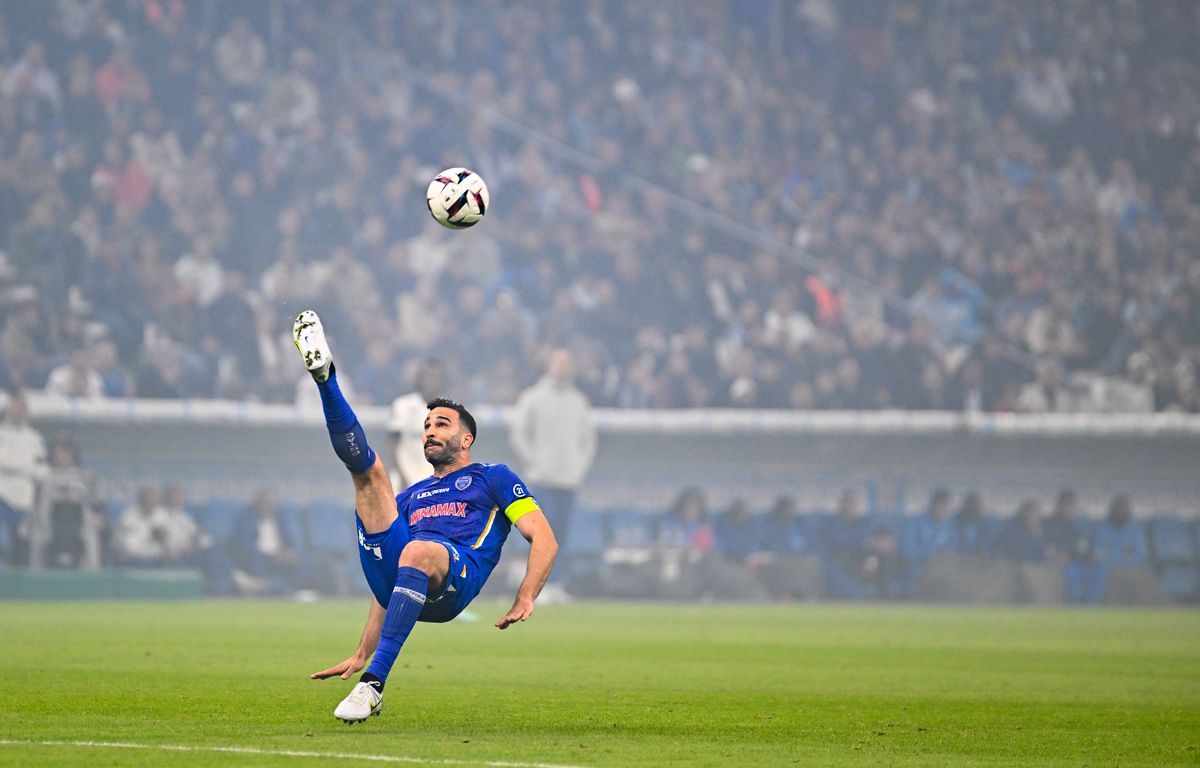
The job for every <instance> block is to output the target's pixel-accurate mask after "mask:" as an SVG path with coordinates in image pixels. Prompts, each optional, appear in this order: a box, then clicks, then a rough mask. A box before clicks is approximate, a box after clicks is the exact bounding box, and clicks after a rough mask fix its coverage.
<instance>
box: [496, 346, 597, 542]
mask: <svg viewBox="0 0 1200 768" xmlns="http://www.w3.org/2000/svg"><path fill="white" fill-rule="evenodd" d="M574 376H575V363H574V360H573V358H572V355H571V352H570V351H569V350H566V349H561V348H560V349H555V350H554V351H553V352H551V353H550V359H549V361H548V363H547V365H546V375H545V376H543V377H542V378H541V379H539V380H538V381H537V383H535V384H534V385H533V386H532V387H529V388H528V389H526V390H525V391H524V392H522V393H521V395H520V397H518V398H517V403H516V405H515V406H514V407H513V417H512V428H511V430H510V432H509V441H510V442H511V443H512V447H513V450H514V451H516V453H517V456H519V457H520V459H521V466H522V470H523V471H524V473H525V477H527V478H528V479H529V482H530V483H532V484H533V487H534V490H535V491H536V492H537V497H538V498H539V499H541V501H542V504H544V505H545V509H546V510H547V511H548V512H547V514H548V515H550V516H552V517H553V518H554V531H555V533H556V534H557V535H558V537H559V539H560V540H561V541H562V542H563V546H564V547H566V546H568V542H569V539H570V529H571V515H572V514H573V512H574V509H575V494H576V492H578V490H579V487H580V486H581V485H582V484H583V479H584V477H586V476H587V473H588V470H589V469H591V466H592V461H593V460H594V459H595V458H596V425H595V423H594V421H593V420H592V407H591V404H590V403H589V402H588V399H587V396H586V395H584V394H583V392H581V391H579V388H578V387H576V386H575V382H574Z"/></svg>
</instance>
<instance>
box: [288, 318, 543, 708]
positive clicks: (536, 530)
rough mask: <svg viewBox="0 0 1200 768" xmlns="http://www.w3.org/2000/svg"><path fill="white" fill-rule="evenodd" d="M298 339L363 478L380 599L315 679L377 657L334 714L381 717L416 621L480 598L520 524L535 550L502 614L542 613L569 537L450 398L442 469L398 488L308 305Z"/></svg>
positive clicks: (354, 470)
mask: <svg viewBox="0 0 1200 768" xmlns="http://www.w3.org/2000/svg"><path fill="white" fill-rule="evenodd" d="M292 336H293V338H294V340H295V343H296V348H297V349H298V350H300V355H301V357H302V358H303V359H304V366H305V368H307V369H308V370H309V372H310V373H311V374H312V377H313V379H314V380H315V381H316V382H317V389H318V390H319V391H320V394H321V404H322V407H323V408H324V411H325V425H326V427H327V428H328V430H329V437H330V440H331V441H332V442H333V449H334V452H335V453H336V454H337V456H338V458H339V459H341V460H342V463H343V464H345V465H346V469H348V470H350V476H351V479H352V480H353V482H354V496H355V499H354V500H355V507H356V511H357V515H356V518H357V524H358V556H359V560H360V561H361V563H362V568H363V575H364V576H365V577H366V579H367V584H368V585H370V587H371V592H372V594H373V595H374V597H373V599H372V600H371V607H370V610H369V612H368V614H367V622H366V626H365V627H364V628H363V631H362V637H361V639H360V640H359V644H358V647H357V648H356V649H355V650H354V652H353V653H352V654H351V655H350V656H349V657H348V658H347V659H345V660H344V661H342V662H341V663H339V664H335V665H334V666H332V667H330V668H328V669H325V670H322V671H320V672H316V673H314V674H313V675H312V678H313V679H324V678H329V677H335V676H338V677H341V678H342V679H343V680H347V679H349V678H350V676H351V675H352V674H354V673H355V672H357V671H359V670H360V669H362V668H363V667H364V666H365V665H366V663H367V659H368V657H370V659H371V663H370V666H368V667H367V671H366V672H365V673H364V674H363V675H362V677H361V678H360V680H359V682H358V683H357V684H356V685H355V686H354V688H353V689H352V690H351V691H350V693H349V695H347V696H346V698H345V699H343V700H342V702H341V703H340V704H338V706H337V708H336V709H334V711H333V714H334V717H337V718H340V719H341V720H344V721H346V722H348V723H353V722H358V721H360V720H365V719H367V718H368V717H370V716H371V715H377V714H379V711H380V709H381V708H382V706H383V688H384V684H385V682H386V681H387V677H388V673H389V672H391V669H392V665H393V664H395V662H396V656H397V655H398V654H399V653H400V648H401V646H402V645H403V644H404V641H405V640H406V639H407V638H408V635H409V633H410V632H411V631H412V629H413V627H414V626H415V625H416V622H417V621H429V622H445V621H450V620H451V619H453V618H454V617H455V616H457V615H458V614H459V613H461V612H462V611H463V609H465V608H466V607H467V605H468V604H470V602H471V601H472V600H473V599H475V596H476V595H478V594H479V592H480V590H481V589H482V588H483V585H484V583H485V582H486V581H487V579H488V576H489V575H491V572H492V569H493V568H495V567H496V563H497V561H499V559H500V548H501V546H503V544H504V540H505V539H506V538H507V537H508V532H509V530H510V529H511V528H512V527H513V526H516V528H517V530H518V531H520V532H521V535H522V536H524V537H525V538H526V539H528V540H529V545H530V546H529V557H528V560H527V563H526V569H525V578H524V579H523V580H522V582H521V586H520V587H519V588H518V589H517V596H516V599H515V600H514V601H513V605H512V608H511V609H509V611H508V613H506V614H505V615H504V616H502V617H501V618H500V620H499V621H497V622H496V627H497V628H499V629H506V628H507V627H509V626H510V625H512V624H514V623H516V622H518V621H525V620H526V619H528V618H529V616H530V615H531V614H532V613H533V601H534V599H535V598H536V597H537V596H538V593H539V592H540V591H541V589H542V587H543V586H544V585H545V583H546V579H547V578H548V577H549V575H550V569H551V568H552V567H553V565H554V558H555V556H556V555H557V554H558V544H557V542H556V541H555V538H554V532H553V531H552V530H551V529H550V524H549V523H548V522H547V520H546V516H545V515H543V514H542V511H541V510H540V509H539V508H538V504H537V502H536V501H535V500H534V498H533V497H532V496H531V495H530V494H529V492H528V491H527V490H526V487H525V484H524V483H522V482H521V479H520V478H519V477H517V476H516V475H515V474H514V473H513V472H512V470H510V469H509V468H508V467H506V466H504V465H503V464H480V463H476V462H472V461H471V446H472V445H473V444H474V442H475V434H476V427H475V419H474V417H473V416H471V414H470V412H469V411H467V409H466V408H465V407H463V406H462V405H461V404H460V403H456V402H453V401H451V400H447V399H444V398H437V399H433V400H430V401H429V403H428V404H427V414H426V416H425V432H424V436H425V440H424V444H425V458H426V460H427V461H429V463H430V464H431V465H432V467H433V475H432V476H430V477H427V478H425V479H424V480H422V481H420V482H418V483H416V484H415V485H412V486H410V487H408V488H407V489H405V490H403V491H402V492H401V493H400V494H398V495H397V494H396V493H395V491H394V489H393V487H392V482H391V480H390V479H389V478H388V474H387V470H385V469H384V466H383V462H382V461H380V459H379V458H378V457H377V456H376V455H375V451H374V450H372V449H371V446H369V445H368V444H367V438H366V434H365V433H364V432H363V428H362V426H361V425H360V424H359V423H358V417H357V416H355V415H354V411H353V410H352V409H351V408H350V404H349V403H347V402H346V399H345V397H343V396H342V393H341V390H340V389H339V388H338V383H337V374H336V372H335V369H334V365H333V357H332V355H331V353H330V350H329V345H328V343H327V342H326V341H325V332H324V330H323V329H322V327H321V320H320V318H318V317H317V314H316V313H315V312H313V311H311V310H305V311H304V312H301V313H300V315H299V316H298V317H297V318H296V322H295V324H294V326H293V328H292ZM372 654H373V655H372Z"/></svg>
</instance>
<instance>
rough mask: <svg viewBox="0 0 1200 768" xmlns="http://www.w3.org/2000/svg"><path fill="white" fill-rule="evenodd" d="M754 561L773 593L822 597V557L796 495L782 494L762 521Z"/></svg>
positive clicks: (784, 596) (797, 597) (790, 597)
mask: <svg viewBox="0 0 1200 768" xmlns="http://www.w3.org/2000/svg"><path fill="white" fill-rule="evenodd" d="M751 562H752V566H753V567H754V568H755V569H756V570H757V573H758V579H759V581H760V582H762V584H763V586H764V587H765V588H766V590H767V593H768V594H770V595H771V596H772V597H775V598H780V599H784V600H802V599H814V598H817V597H820V595H821V588H822V579H821V560H820V558H819V557H817V555H816V553H815V547H814V546H813V544H812V542H811V541H810V538H809V536H808V535H806V532H805V530H804V524H803V520H802V518H801V517H800V510H799V509H798V508H797V506H796V500H795V498H794V497H792V496H780V497H779V498H778V499H776V500H775V503H774V504H773V505H772V506H771V509H770V511H768V512H767V514H766V515H765V516H764V517H763V519H762V520H761V521H760V526H759V542H758V551H757V552H755V553H754V554H753V555H752V556H751Z"/></svg>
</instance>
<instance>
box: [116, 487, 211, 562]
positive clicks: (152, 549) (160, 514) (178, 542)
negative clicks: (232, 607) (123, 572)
mask: <svg viewBox="0 0 1200 768" xmlns="http://www.w3.org/2000/svg"><path fill="white" fill-rule="evenodd" d="M210 543H211V540H210V539H209V537H208V535H207V534H205V533H204V532H203V531H201V530H200V526H199V525H197V523H196V521H195V519H194V518H192V516H191V515H190V514H188V512H187V510H186V509H185V508H184V504H183V489H182V488H180V487H179V486H176V485H172V486H168V487H167V489H166V490H165V492H164V494H162V496H161V497H160V494H159V492H158V489H157V488H155V487H154V486H149V485H147V486H142V487H141V488H140V489H138V495H137V499H136V500H135V501H134V503H133V504H131V505H130V506H128V507H126V508H125V510H123V511H122V512H121V515H120V517H119V518H118V519H117V526H116V529H115V531H114V532H113V545H114V548H115V549H116V552H117V556H118V557H119V558H120V560H121V562H123V563H125V564H126V565H137V566H143V567H160V566H175V567H178V566H200V565H203V564H204V563H203V558H202V554H203V553H204V551H205V550H206V549H207V548H208V546H209V544H210Z"/></svg>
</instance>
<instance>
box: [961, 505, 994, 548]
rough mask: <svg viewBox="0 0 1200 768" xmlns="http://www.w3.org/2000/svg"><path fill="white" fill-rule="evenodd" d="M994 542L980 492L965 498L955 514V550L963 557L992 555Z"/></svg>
mask: <svg viewBox="0 0 1200 768" xmlns="http://www.w3.org/2000/svg"><path fill="white" fill-rule="evenodd" d="M992 548H993V542H992V536H991V531H990V529H989V526H988V524H987V520H986V519H985V518H984V515H983V501H982V500H981V499H980V496H979V492H978V491H971V492H970V493H968V494H967V495H966V496H964V497H963V501H962V504H961V505H960V506H959V508H958V512H956V513H955V514H954V549H955V551H957V552H959V553H960V554H963V555H968V556H970V555H975V556H982V555H990V554H991V553H992Z"/></svg>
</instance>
